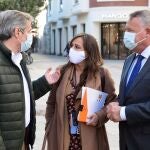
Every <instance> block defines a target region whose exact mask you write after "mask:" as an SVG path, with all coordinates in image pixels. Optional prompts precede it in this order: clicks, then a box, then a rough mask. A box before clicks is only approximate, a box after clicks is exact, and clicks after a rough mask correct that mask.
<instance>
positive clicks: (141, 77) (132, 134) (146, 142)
mask: <svg viewBox="0 0 150 150" xmlns="http://www.w3.org/2000/svg"><path fill="white" fill-rule="evenodd" d="M134 58H135V53H133V54H131V55H130V56H129V57H128V58H127V59H126V60H125V63H124V67H123V71H122V76H121V82H120V92H119V104H120V106H126V109H125V113H126V118H127V121H122V122H120V123H119V130H120V150H125V147H126V146H127V148H128V150H150V57H149V58H148V60H147V61H146V63H145V65H144V66H143V67H142V69H141V71H140V72H139V74H138V76H137V78H136V79H135V80H134V81H133V83H132V85H131V87H130V89H128V91H127V92H126V93H125V91H126V89H125V87H126V79H127V76H128V71H129V68H130V66H131V64H132V62H133V60H134Z"/></svg>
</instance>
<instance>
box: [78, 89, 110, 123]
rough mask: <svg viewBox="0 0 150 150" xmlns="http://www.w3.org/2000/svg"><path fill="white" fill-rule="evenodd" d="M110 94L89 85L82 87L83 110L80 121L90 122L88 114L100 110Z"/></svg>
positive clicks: (80, 112) (79, 116)
mask: <svg viewBox="0 0 150 150" xmlns="http://www.w3.org/2000/svg"><path fill="white" fill-rule="evenodd" d="M107 96H108V94H107V93H105V92H102V91H98V90H95V89H92V88H89V87H82V98H81V105H82V107H83V108H82V110H81V111H79V114H78V121H80V122H88V121H89V119H88V118H87V117H88V116H90V115H92V114H94V113H95V112H97V111H100V110H101V109H102V108H103V106H104V104H105V100H106V98H107Z"/></svg>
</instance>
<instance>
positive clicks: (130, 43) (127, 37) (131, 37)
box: [123, 32, 147, 50]
mask: <svg viewBox="0 0 150 150" xmlns="http://www.w3.org/2000/svg"><path fill="white" fill-rule="evenodd" d="M139 33H141V32H139ZM139 33H134V32H125V33H124V37H123V42H124V45H125V47H126V48H128V49H129V50H133V49H134V48H135V47H137V45H138V44H139V43H141V42H142V41H144V40H145V39H146V38H147V37H146V38H144V39H142V40H141V41H139V42H137V43H136V42H135V38H136V35H137V34H139Z"/></svg>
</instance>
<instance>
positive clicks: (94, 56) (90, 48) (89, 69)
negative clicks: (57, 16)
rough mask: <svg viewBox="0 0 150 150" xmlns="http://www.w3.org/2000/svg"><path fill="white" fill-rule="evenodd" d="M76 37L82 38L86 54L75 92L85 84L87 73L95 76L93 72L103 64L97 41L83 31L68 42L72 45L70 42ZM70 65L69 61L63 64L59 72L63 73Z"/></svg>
mask: <svg viewBox="0 0 150 150" xmlns="http://www.w3.org/2000/svg"><path fill="white" fill-rule="evenodd" d="M77 38H82V40H83V48H84V50H85V52H86V55H87V57H86V59H85V67H84V70H83V72H82V73H81V76H80V81H79V84H78V86H77V90H76V92H77V93H78V91H79V90H80V88H81V87H82V86H83V85H84V84H85V82H86V79H87V76H88V75H89V77H95V73H96V72H98V71H99V70H100V66H102V65H103V59H102V56H101V54H100V50H99V47H98V44H97V41H96V39H95V38H94V37H93V36H92V35H90V34H85V33H82V34H78V35H76V36H75V37H74V38H73V39H72V40H71V41H70V42H69V44H70V45H72V42H73V41H74V40H75V39H77ZM70 47H71V46H70ZM71 65H73V64H72V63H71V62H68V63H67V64H66V65H64V66H63V68H62V70H61V74H62V75H63V74H64V73H65V70H66V69H67V68H69V67H70V66H71ZM60 80H61V78H60Z"/></svg>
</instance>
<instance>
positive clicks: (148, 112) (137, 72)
mask: <svg viewBox="0 0 150 150" xmlns="http://www.w3.org/2000/svg"><path fill="white" fill-rule="evenodd" d="M124 44H125V46H126V47H127V48H128V49H129V50H132V51H133V53H132V54H131V55H130V56H128V57H127V59H126V60H125V63H124V67H123V71H122V76H121V82H120V92H119V96H118V102H113V103H110V104H109V105H108V106H107V117H108V118H109V119H110V120H112V121H114V122H119V132H120V134H119V135H120V150H150V11H148V10H141V11H136V12H134V13H132V14H131V15H130V18H129V20H128V22H127V24H126V28H125V34H124Z"/></svg>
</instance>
